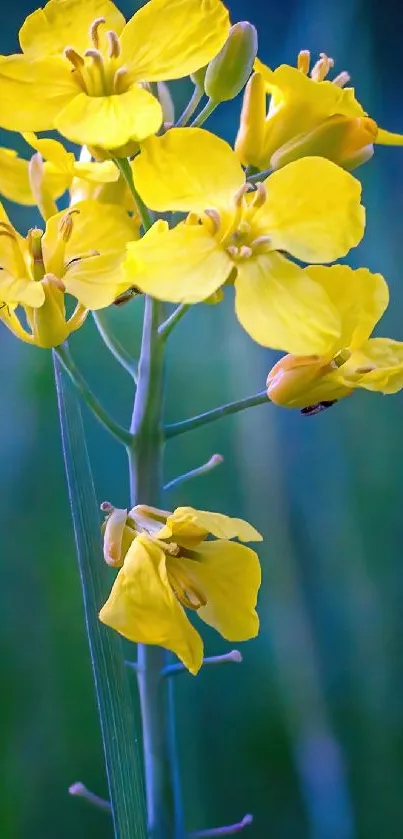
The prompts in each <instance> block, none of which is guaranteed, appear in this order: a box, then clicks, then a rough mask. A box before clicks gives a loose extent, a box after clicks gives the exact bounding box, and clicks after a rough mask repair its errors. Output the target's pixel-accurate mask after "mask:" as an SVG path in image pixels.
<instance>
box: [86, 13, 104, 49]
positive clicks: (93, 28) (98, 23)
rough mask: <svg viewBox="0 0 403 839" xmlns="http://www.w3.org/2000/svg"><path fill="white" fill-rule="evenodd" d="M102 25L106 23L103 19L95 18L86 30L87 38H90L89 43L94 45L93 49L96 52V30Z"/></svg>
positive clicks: (97, 45) (97, 37)
mask: <svg viewBox="0 0 403 839" xmlns="http://www.w3.org/2000/svg"><path fill="white" fill-rule="evenodd" d="M103 23H106V20H105V18H104V17H97V18H95V20H93V22H92V23H91V26H90V28H89V30H88V32H89V36H90V38H91V41H92V43H93V44H94V47H95V49H96V50H97V49H99V34H98V29H99V27H100V26H101V25H102V24H103Z"/></svg>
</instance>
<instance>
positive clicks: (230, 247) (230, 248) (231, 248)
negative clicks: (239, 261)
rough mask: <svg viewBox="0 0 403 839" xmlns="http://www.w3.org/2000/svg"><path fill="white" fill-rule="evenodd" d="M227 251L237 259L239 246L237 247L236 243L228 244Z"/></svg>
mask: <svg viewBox="0 0 403 839" xmlns="http://www.w3.org/2000/svg"><path fill="white" fill-rule="evenodd" d="M227 253H228V254H229V256H232V257H233V258H234V259H236V257H237V256H238V254H239V248H237V247H236V246H235V245H228V247H227Z"/></svg>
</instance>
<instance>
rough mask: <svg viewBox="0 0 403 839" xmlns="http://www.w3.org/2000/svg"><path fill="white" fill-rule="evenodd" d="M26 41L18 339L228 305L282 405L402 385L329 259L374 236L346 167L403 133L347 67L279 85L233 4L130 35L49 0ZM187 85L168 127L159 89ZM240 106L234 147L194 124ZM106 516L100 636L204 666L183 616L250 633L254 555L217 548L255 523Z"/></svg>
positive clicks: (34, 340) (4, 260)
mask: <svg viewBox="0 0 403 839" xmlns="http://www.w3.org/2000/svg"><path fill="white" fill-rule="evenodd" d="M19 42H20V46H21V52H20V53H18V54H15V55H10V56H2V57H1V61H0V126H1V127H2V128H4V129H6V130H9V131H14V132H20V133H21V134H22V137H23V140H24V142H25V143H26V146H27V149H28V151H27V153H26V155H25V156H24V157H20V156H18V155H17V154H16V152H14V151H13V150H12V149H11V148H2V149H0V193H1V194H2V195H3V196H4V197H5V198H6V199H7V200H10V201H14V202H17V203H20V204H24V205H33V206H36V207H37V208H38V209H39V211H40V213H41V215H42V217H43V220H44V223H43V229H42V228H41V229H39V228H34V229H31V230H30V231H29V232H28V235H27V236H26V237H24V236H22V235H21V234H20V233H19V232H18V231H17V230H16V229H15V227H14V226H13V224H12V223H11V221H10V220H9V219H8V217H7V215H6V212H5V210H4V209H3V208H2V207H1V205H0V319H1V320H2V321H3V323H4V324H5V325H6V326H7V327H8V329H9V330H11V331H12V332H13V333H14V334H15V335H16V336H17V337H18V338H20V339H21V340H23V341H25V342H27V343H30V344H35V345H37V346H39V347H43V348H52V347H58V346H59V345H61V344H62V343H63V342H65V341H66V339H67V338H68V337H69V335H70V334H71V333H72V332H73V331H75V330H77V329H78V328H80V327H81V326H82V325H83V324H84V322H85V320H86V317H87V315H88V312H89V311H96V310H99V309H103V308H105V307H108V306H110V305H112V304H113V303H114V302H122V301H124V300H126V299H130V297H131V296H133V295H137V294H139V295H142V294H145V295H148V296H150V297H153V298H156V299H158V300H162V301H166V302H168V303H176V304H183V305H185V306H190V305H192V304H196V303H216V304H219V303H220V301H221V300H222V298H223V296H224V295H225V294H233V296H234V303H235V312H236V317H237V319H238V321H239V323H240V324H241V326H242V327H243V328H244V330H246V332H247V333H248V334H249V335H250V337H251V338H252V339H253V340H254V341H256V342H257V343H259V344H260V345H262V346H264V347H271V348H273V349H276V350H280V351H281V352H283V353H285V355H284V356H283V357H282V358H281V360H280V361H279V362H278V363H277V364H276V365H275V366H274V367H273V369H272V370H271V371H270V373H269V375H268V379H267V393H268V397H269V398H270V400H271V401H273V402H275V403H277V404H279V405H283V406H286V407H290V408H299V409H301V410H302V411H303V412H305V413H312V412H314V411H317V410H320V409H321V408H323V407H326V406H327V405H329V404H332V403H333V402H334V401H336V400H338V399H340V398H342V397H345V396H347V395H349V394H351V393H352V392H353V391H354V390H355V389H356V388H357V387H362V388H366V389H367V390H374V391H381V392H383V393H394V392H396V391H397V390H399V389H400V388H402V387H403V343H400V342H398V341H394V340H390V339H387V338H371V337H370V335H371V332H372V329H373V327H374V326H375V324H376V323H377V321H378V320H379V319H380V317H381V316H382V314H383V312H384V311H385V309H386V307H387V305H388V288H387V285H386V282H385V280H384V279H383V277H382V276H381V275H380V274H373V273H371V272H370V271H369V270H368V269H366V268H359V269H357V270H352V269H351V268H349V267H348V266H347V265H345V264H341V263H337V260H340V259H342V258H344V257H346V256H347V254H348V253H349V251H350V250H351V249H352V248H354V247H356V246H357V245H358V244H359V242H360V241H361V239H362V237H363V235H364V230H365V211H364V208H363V206H362V204H361V202H360V197H361V185H360V182H359V180H358V179H357V178H356V177H355V175H353V174H352V173H351V172H352V170H354V169H355V168H356V167H358V166H360V165H361V164H363V163H365V162H367V161H368V160H370V158H371V157H372V155H373V152H374V145H376V144H377V143H383V144H388V145H403V135H400V134H393V133H390V132H388V131H386V130H383V129H381V128H379V127H378V125H377V123H376V122H375V120H374V119H373V118H372V117H370V116H369V115H368V114H366V112H365V111H364V109H363V108H362V106H361V105H360V103H359V102H358V100H357V99H356V97H355V93H354V90H353V88H352V87H349V86H348V83H349V76H348V74H347V73H346V72H344V71H343V72H341V73H339V74H338V75H336V76H334V77H333V78H330V76H331V75H332V68H333V63H334V62H333V60H332V59H331V58H329V57H328V56H327V55H325V54H324V53H322V54H321V55H320V57H319V59H318V60H317V61H316V63H313V66H311V64H312V62H311V57H310V54H309V52H307V51H301V52H300V54H299V56H298V61H297V66H296V67H293V66H289V65H282V66H280V67H278V68H277V69H275V70H271V69H269V68H268V67H267V66H265V65H264V64H263V63H262V62H261V61H260V60H259V59H258V58H257V33H256V30H255V28H254V27H253V26H252V25H251V24H249V23H247V22H241V23H235V24H234V25H231V22H230V20H229V15H228V11H227V10H226V8H225V6H224V4H223V3H222V2H221V0H149V2H147V3H146V4H145V5H144V6H142V7H141V8H140V10H139V11H138V12H136V14H135V15H134V16H133V17H132V18H131V19H130V20H129V21H127V22H126V21H125V19H124V17H123V15H122V14H121V12H120V11H119V10H118V9H117V8H116V6H115V5H114V4H113V3H112V2H111V0H49V2H47V3H46V5H45V6H44V7H43V8H40V9H37V10H36V11H35V12H33V13H32V14H30V15H29V16H28V17H27V19H26V20H25V22H24V24H23V26H22V28H21V30H20V33H19ZM187 76H189V77H190V79H191V82H192V84H193V87H194V91H193V94H192V97H191V99H190V101H189V103H188V105H187V107H186V108H185V110H184V112H183V113H182V114H181V116H179V117H177V118H176V117H175V108H174V103H173V100H172V97H171V93H170V89H169V85H168V83H169V82H170V81H171V80H175V79H181V78H184V77H187ZM242 90H243V102H242V105H241V107H240V121H239V128H238V132H237V136H236V138H234V143H233V145H230V144H228V143H227V142H225V141H224V140H222V139H221V138H220V137H218V136H216V135H215V134H214V133H212V132H210V131H208V130H206V129H205V128H204V127H201V126H202V125H204V123H205V121H206V120H207V118H208V117H209V115H210V114H211V113H212V111H213V110H214V109H215V108H216V107H217V106H218V105H219V104H220V103H221V102H223V101H225V100H228V99H231V98H234V97H235V96H237V95H238V94H239V93H240V92H241V91H242ZM203 97H207V102H206V103H205V104H204V106H203V105H202V103H203ZM195 114H196V116H194V115H195ZM192 119H193V122H191V120H192ZM55 131H57V132H58V134H59V137H58V139H55V137H54V136H53V135H52V137H49V136H48V135H46V134H45V136H44V135H43V132H55ZM66 140H67V141H69V142H70V143H74V144H77V145H78V146H79V147H81V149H77V150H76V153H73V152H72V151H69V150H68V148H66V146H65V142H64V141H66ZM58 202H59V203H58ZM60 202H62V203H60ZM63 207H64V209H63ZM167 219H168V220H167ZM335 262H336V264H331V263H335ZM70 298H72V299H73V303H71V300H70ZM108 513H109V515H108V520H107V524H106V529H105V546H106V548H105V550H106V558H107V561H109V562H111V557H112V558H113V561H112V564H113V565H115V566H118V567H120V571H119V573H118V576H117V579H116V582H115V584H114V587H113V589H112V592H111V595H110V598H109V600H108V602H107V603H106V604H105V606H104V607H103V609H102V612H101V619H102V620H103V621H104V622H106V623H108V624H109V625H111V626H113V627H115V628H116V629H117V630H118V631H119V632H121V633H122V634H123V635H126V636H127V637H129V638H132V639H133V640H140V641H149V642H155V643H158V644H161V645H163V646H169V648H170V649H174V650H175V651H176V652H177V654H178V655H179V656H180V657H181V658H182V660H183V661H184V662H185V664H186V666H188V667H189V669H190V670H191V671H192V672H196V671H197V669H198V668H199V667H200V663H201V658H202V644H201V640H200V638H199V636H198V634H197V632H196V631H195V630H194V629H193V627H192V626H191V624H190V623H189V622H188V620H187V618H186V617H185V612H184V611H183V608H182V607H183V606H185V607H188V608H193V609H196V610H197V611H198V613H199V616H200V617H202V618H203V619H204V620H205V621H206V622H207V623H210V624H211V625H213V626H215V627H216V628H217V629H218V630H219V631H220V632H221V633H222V634H223V635H224V636H225V637H226V638H230V639H235V638H238V639H242V638H246V637H250V636H251V635H253V634H254V633H255V632H256V627H257V624H256V620H257V619H256V615H255V612H254V605H255V600H256V593H257V588H258V586H259V573H258V565H257V564H256V563H257V559H256V555H255V554H254V552H253V551H251V550H250V549H248V548H246V547H245V546H241V545H239V544H238V543H237V542H229V541H227V540H229V539H232V538H233V537H239V538H240V539H241V540H248V539H254V538H259V535H258V534H257V533H256V531H254V530H253V528H251V527H250V526H249V525H246V524H245V523H243V522H240V521H238V520H235V521H234V520H230V519H226V518H225V517H219V516H218V514H212V513H201V512H197V511H194V510H192V509H191V508H180V509H179V510H177V511H175V513H174V514H172V515H171V514H168V513H164V512H163V511H158V510H154V509H153V508H145V507H135V508H134V509H133V510H131V511H130V512H129V513H128V514H127V512H126V511H121V510H115V509H113V508H111V509H109V510H108ZM208 534H210V535H213V536H216V537H218V540H217V541H212V540H210V539H207V536H208ZM117 546H118V547H117ZM210 566H212V567H214V569H215V570H214V575H215V576H213V575H212V574H211V573H210ZM227 594H228V598H230V599H231V602H232V603H234V602H235V601H236V602H237V609H236V610H234V609H233V610H232V611H231V613H230V612H229V611H228V608H227ZM150 600H152V601H153V603H154V606H155V612H154V613H153V618H152V620H150V619H149V617H148V615H147V608H146V605H147V602H148V601H150ZM235 611H236V616H235V617H234V615H235ZM156 616H157V617H156Z"/></svg>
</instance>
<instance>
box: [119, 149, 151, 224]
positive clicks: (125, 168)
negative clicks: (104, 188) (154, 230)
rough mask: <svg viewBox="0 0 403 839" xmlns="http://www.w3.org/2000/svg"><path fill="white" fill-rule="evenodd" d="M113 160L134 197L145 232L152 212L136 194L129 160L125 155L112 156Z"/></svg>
mask: <svg viewBox="0 0 403 839" xmlns="http://www.w3.org/2000/svg"><path fill="white" fill-rule="evenodd" d="M113 160H114V163H115V165H116V166H117V167H118V169H119V172H121V174H122V175H123V177H124V179H125V181H126V183H127V186H128V187H129V190H130V193H131V195H132V197H133V198H134V201H135V202H136V206H137V209H138V211H139V213H140V218H141V222H142V225H143V228H144V231H145V232H147V230H149V229H150V227H152V224H153V221H154V218H153V214H152V213H151V212H150V210H149V209H148V207H146V205H145V203H144V201H143V199H142V198H140V195H139V194H138V192H137V189H136V187H135V185H134V181H133V172H132V169H131V166H130V161H129V160H128V159H127V158H126V157H114V158H113Z"/></svg>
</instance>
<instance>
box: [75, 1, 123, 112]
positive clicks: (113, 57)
mask: <svg viewBox="0 0 403 839" xmlns="http://www.w3.org/2000/svg"><path fill="white" fill-rule="evenodd" d="M105 23H106V20H105V18H103V17H98V18H96V19H95V20H94V21H93V23H92V24H91V26H90V28H89V38H90V43H91V46H90V47H89V48H88V49H87V50H85V52H84V55H80V54H79V53H78V52H76V50H75V49H73V47H66V48H65V50H64V55H65V57H66V58H67V60H68V61H69V62H70V64H72V66H73V70H72V73H73V77H74V79H75V81H76V82H77V86H78V88H79V89H80V90H81V91H83V92H84V93H86V94H87V95H88V96H112V95H113V94H119V93H125V92H126V91H127V90H128V89H129V87H130V78H129V74H128V72H127V70H126V68H125V67H124V66H123V65H122V63H121V59H120V55H121V46H120V40H119V37H118V35H117V34H116V32H114V31H113V30H108V31H107V32H106V33H104V35H103V37H102V39H101V37H100V33H99V29H100V27H101V26H103V25H104V24H105Z"/></svg>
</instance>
